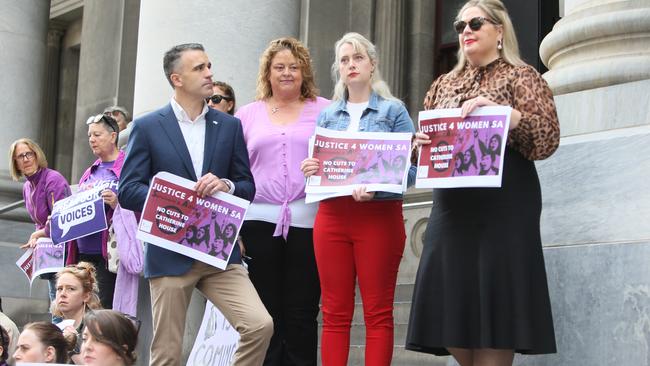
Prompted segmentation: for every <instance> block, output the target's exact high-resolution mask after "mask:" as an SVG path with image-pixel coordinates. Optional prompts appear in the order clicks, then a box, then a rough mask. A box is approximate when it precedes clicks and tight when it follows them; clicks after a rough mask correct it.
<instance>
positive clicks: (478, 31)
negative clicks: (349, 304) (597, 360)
mask: <svg viewBox="0 0 650 366" xmlns="http://www.w3.org/2000/svg"><path fill="white" fill-rule="evenodd" d="M454 26H455V29H456V32H457V33H458V43H459V45H460V50H459V52H458V60H459V61H458V64H457V65H456V66H455V68H454V69H453V70H452V71H451V72H450V73H448V74H445V75H442V76H440V77H439V78H438V79H437V80H436V81H434V82H433V85H432V86H431V88H430V89H429V92H428V93H427V95H426V97H425V99H424V107H425V109H434V108H462V115H463V116H466V115H467V114H469V113H471V112H472V111H474V110H475V109H476V108H477V107H481V106H494V105H504V106H510V107H512V108H513V109H512V114H511V116H510V131H509V134H508V139H507V142H506V141H503V142H502V143H506V149H505V155H504V156H502V157H501V159H503V181H502V185H501V187H500V188H454V189H435V190H434V191H433V207H432V209H431V216H430V218H429V223H428V225H427V229H426V232H425V235H424V247H423V250H422V255H421V257H420V266H419V269H418V273H417V277H416V282H415V288H414V293H413V302H412V308H411V316H410V320H409V329H408V335H407V340H406V348H407V349H410V350H414V351H418V352H426V353H433V354H436V355H447V354H450V353H451V355H452V356H453V357H454V358H455V359H456V361H458V362H459V363H460V364H461V365H462V366H472V365H499V366H504V365H511V364H512V362H513V358H514V353H515V352H516V353H522V354H541V353H554V352H555V351H556V347H555V335H554V330H553V319H552V315H551V305H550V301H549V295H548V286H547V281H546V270H545V268H544V256H543V254H542V243H541V239H540V228H539V220H540V213H541V209H542V197H541V191H540V186H539V180H538V177H537V172H536V170H535V164H534V162H533V161H534V160H539V159H545V158H547V157H549V156H551V154H553V152H554V151H555V150H556V149H557V147H558V143H559V138H560V130H559V124H558V119H557V113H556V110H555V104H554V102H553V95H552V93H551V90H550V89H549V87H548V85H547V84H546V82H545V81H544V79H543V78H542V77H541V75H540V74H539V73H538V72H537V71H536V70H535V69H534V68H533V67H531V66H529V65H526V64H525V63H524V62H523V61H522V60H521V58H520V57H519V51H518V46H517V39H516V36H515V33H514V29H513V26H512V23H511V21H510V18H509V16H508V13H507V11H506V8H505V7H504V5H503V3H502V2H501V1H499V0H472V1H469V2H467V3H466V4H465V5H464V6H463V7H462V8H461V10H460V11H459V13H458V15H457V18H456V22H455V23H454ZM415 142H416V144H418V145H422V144H428V143H430V142H431V141H430V140H429V139H428V137H427V135H425V134H422V133H418V134H417V135H416V141H415ZM500 143H501V142H500V141H496V140H492V141H490V142H489V144H490V145H491V146H490V149H491V150H493V151H494V150H496V149H497V147H498V145H499V144H500Z"/></svg>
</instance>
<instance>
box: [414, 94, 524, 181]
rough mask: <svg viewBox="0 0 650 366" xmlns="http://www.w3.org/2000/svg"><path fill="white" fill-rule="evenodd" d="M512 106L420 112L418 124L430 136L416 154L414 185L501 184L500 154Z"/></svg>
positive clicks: (501, 160)
mask: <svg viewBox="0 0 650 366" xmlns="http://www.w3.org/2000/svg"><path fill="white" fill-rule="evenodd" d="M511 111H512V108H510V107H502V106H490V107H481V108H477V109H476V110H475V111H474V112H473V113H472V114H471V115H468V116H466V117H465V118H461V117H460V115H461V109H460V108H456V109H433V110H429V111H422V112H420V116H419V126H420V132H423V133H425V134H427V135H429V137H430V138H431V144H429V145H422V147H421V149H420V152H419V157H418V173H417V177H416V181H415V187H416V188H453V187H501V176H502V173H503V155H504V153H505V146H506V141H507V140H508V127H509V125H510V113H511Z"/></svg>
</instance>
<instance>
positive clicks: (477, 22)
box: [454, 17, 497, 34]
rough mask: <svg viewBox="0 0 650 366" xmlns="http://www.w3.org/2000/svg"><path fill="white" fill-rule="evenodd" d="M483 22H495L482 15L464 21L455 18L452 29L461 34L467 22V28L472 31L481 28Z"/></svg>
mask: <svg viewBox="0 0 650 366" xmlns="http://www.w3.org/2000/svg"><path fill="white" fill-rule="evenodd" d="M485 22H488V23H492V24H494V25H496V24H497V23H496V22H495V21H493V20H490V19H488V18H484V17H474V18H472V19H470V20H469V22H464V21H462V20H457V21H455V22H454V29H455V30H456V33H458V34H461V33H463V31H464V30H465V27H466V26H467V25H468V24H469V29H471V30H472V31H474V32H476V31H477V30H479V29H481V27H482V26H483V24H485Z"/></svg>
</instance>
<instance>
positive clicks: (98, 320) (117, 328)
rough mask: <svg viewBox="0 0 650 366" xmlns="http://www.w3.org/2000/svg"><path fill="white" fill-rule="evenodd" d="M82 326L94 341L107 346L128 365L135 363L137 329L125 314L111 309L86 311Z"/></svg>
mask: <svg viewBox="0 0 650 366" xmlns="http://www.w3.org/2000/svg"><path fill="white" fill-rule="evenodd" d="M84 326H85V327H86V329H88V332H90V334H91V335H92V336H93V338H94V339H95V341H96V342H99V343H102V344H105V345H107V346H109V347H110V348H111V349H112V350H113V351H114V352H115V353H116V354H117V355H118V356H119V357H120V358H121V359H122V360H124V364H125V365H127V366H129V365H133V364H135V361H136V354H135V346H136V344H137V342H138V329H137V328H136V326H135V325H134V324H133V321H132V320H131V319H129V318H127V317H126V315H124V314H122V313H119V312H117V311H113V310H96V311H90V312H88V313H86V315H85V316H84Z"/></svg>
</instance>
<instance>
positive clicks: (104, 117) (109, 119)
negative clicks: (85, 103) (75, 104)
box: [86, 114, 119, 132]
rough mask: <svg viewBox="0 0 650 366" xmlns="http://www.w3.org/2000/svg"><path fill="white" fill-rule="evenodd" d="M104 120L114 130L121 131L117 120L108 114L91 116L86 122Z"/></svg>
mask: <svg viewBox="0 0 650 366" xmlns="http://www.w3.org/2000/svg"><path fill="white" fill-rule="evenodd" d="M102 120H103V121H104V122H105V123H106V124H107V125H108V126H109V127H110V128H111V130H113V132H119V131H118V129H119V127H118V126H117V121H115V119H114V118H113V117H111V116H110V115H107V114H98V115H96V116H91V117H89V118H88V120H86V124H87V125H90V124H93V123H99V122H101V121H102Z"/></svg>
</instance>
